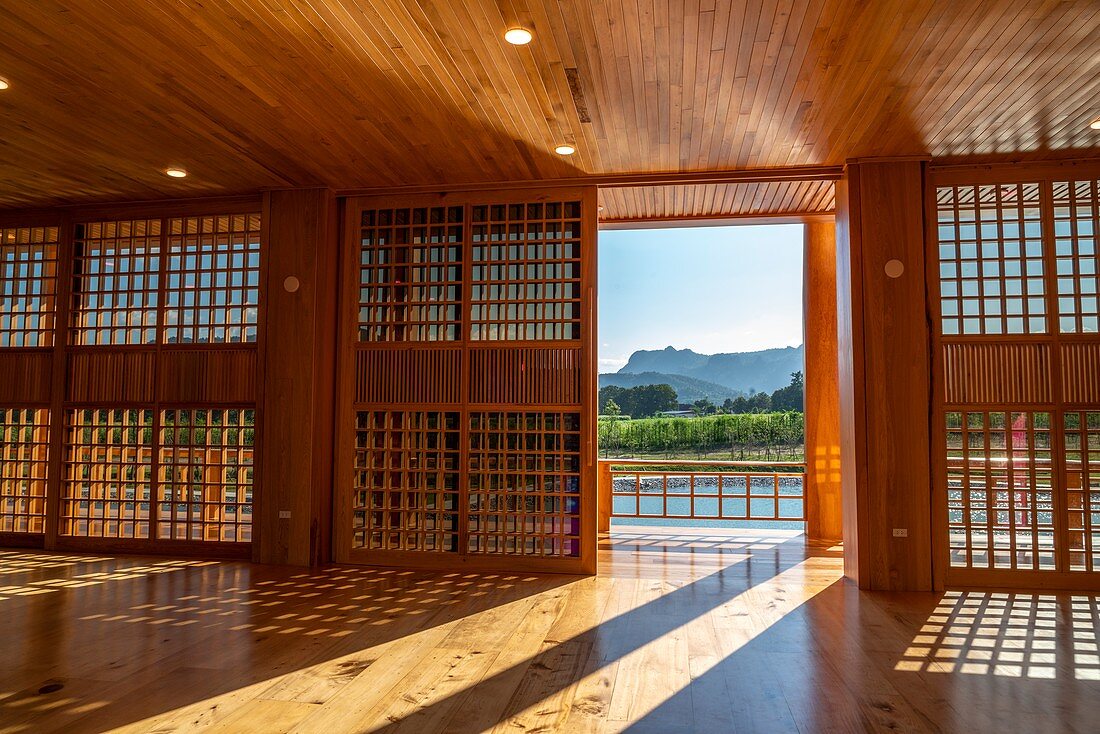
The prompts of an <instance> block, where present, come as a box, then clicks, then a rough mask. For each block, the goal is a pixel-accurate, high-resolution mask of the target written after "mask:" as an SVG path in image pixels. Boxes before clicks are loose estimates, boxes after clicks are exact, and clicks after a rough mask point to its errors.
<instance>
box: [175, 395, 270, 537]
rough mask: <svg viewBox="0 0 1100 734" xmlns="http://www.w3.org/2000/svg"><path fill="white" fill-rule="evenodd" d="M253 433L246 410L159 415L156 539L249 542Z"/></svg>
mask: <svg viewBox="0 0 1100 734" xmlns="http://www.w3.org/2000/svg"><path fill="white" fill-rule="evenodd" d="M255 434H256V411H255V410H253V409H251V408H246V409H241V408H231V409H227V410H221V409H214V410H210V409H190V410H189V409H178V410H165V411H161V414H160V441H159V447H160V450H159V459H160V461H159V465H160V476H159V478H158V482H157V503H158V507H157V510H158V512H157V537H158V538H174V539H176V540H204V541H221V542H226V543H240V542H248V541H250V540H252V485H253V466H254V456H253V454H254V449H255V445H256V440H255Z"/></svg>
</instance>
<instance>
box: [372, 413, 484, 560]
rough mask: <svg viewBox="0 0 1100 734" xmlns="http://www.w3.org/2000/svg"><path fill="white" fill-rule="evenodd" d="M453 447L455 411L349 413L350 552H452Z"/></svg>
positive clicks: (458, 455)
mask: <svg viewBox="0 0 1100 734" xmlns="http://www.w3.org/2000/svg"><path fill="white" fill-rule="evenodd" d="M461 441H462V426H461V418H460V415H459V413H457V412H447V411H396V410H394V411H385V410H376V411H359V412H358V413H356V432H355V485H354V487H355V499H354V507H353V525H354V528H355V530H354V537H353V538H352V545H353V547H355V548H369V549H373V550H417V551H435V552H439V553H457V552H458V551H459V546H458V539H459V536H458V522H459V510H460V508H459V485H460V481H461V480H460V477H461V474H462V465H461V463H462V450H461V449H462V447H461Z"/></svg>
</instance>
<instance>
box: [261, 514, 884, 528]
mask: <svg viewBox="0 0 1100 734" xmlns="http://www.w3.org/2000/svg"><path fill="white" fill-rule="evenodd" d="M279 519H280V520H289V519H290V510H279ZM897 532H898V531H897V530H895V531H894V533H895V534H897Z"/></svg>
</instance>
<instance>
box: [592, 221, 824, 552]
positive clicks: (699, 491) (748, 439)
mask: <svg viewBox="0 0 1100 734" xmlns="http://www.w3.org/2000/svg"><path fill="white" fill-rule="evenodd" d="M688 225H690V223H683V224H676V223H674V224H673V225H672V226H668V225H662V226H660V227H659V228H647V229H642V228H634V227H631V228H611V227H605V228H603V229H601V231H600V241H599V249H598V252H599V263H598V273H599V276H598V280H599V283H600V298H599V313H598V318H599V331H598V333H599V344H598V355H599V359H598V365H599V377H598V389H599V392H598V398H597V403H598V407H599V417H598V430H597V445H598V457H599V458H598V460H599V486H600V496H601V503H600V504H601V508H603V509H602V511H601V518H600V520H601V529H603V530H605V531H610V532H613V533H614V534H615V535H616V536H617V537H620V536H621V538H622V539H625V542H628V543H630V544H632V545H637V544H638V543H639V542H641V543H643V544H656V545H662V546H663V545H666V544H668V543H670V542H672V543H691V542H702V543H705V544H713V543H714V542H722V541H723V540H724V539H730V540H736V541H738V542H739V543H740V544H741V545H743V544H744V543H749V544H752V543H762V542H765V540H771V541H774V542H779V543H781V542H785V541H786V540H789V539H791V538H793V537H796V536H799V535H801V534H802V533H803V532H804V531H805V527H806V496H805V495H806V492H805V484H806V482H805V470H806V463H805V462H806V456H805V421H804V375H805V360H804V346H803V342H804V323H803V321H804V320H803V315H804V304H803V282H804V275H803V263H804V231H803V225H802V224H797V223H794V224H790V223H782V224H762V225H761V224H753V225H737V226H730V225H724V226H688Z"/></svg>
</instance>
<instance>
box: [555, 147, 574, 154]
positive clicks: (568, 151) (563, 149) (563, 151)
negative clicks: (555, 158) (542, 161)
mask: <svg viewBox="0 0 1100 734" xmlns="http://www.w3.org/2000/svg"><path fill="white" fill-rule="evenodd" d="M554 152H555V153H557V154H558V155H573V154H574V153H576V152H577V149H576V148H574V147H573V146H572V145H559V146H558V147H556V148H554Z"/></svg>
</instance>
